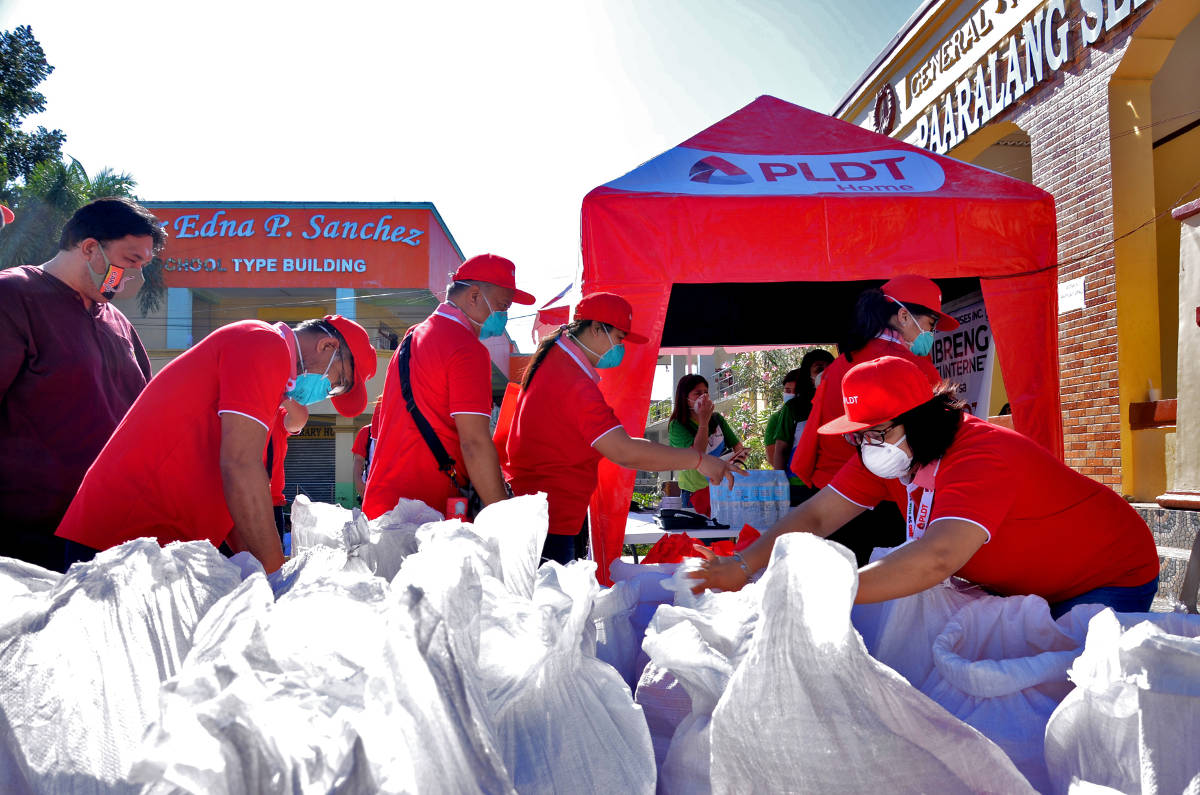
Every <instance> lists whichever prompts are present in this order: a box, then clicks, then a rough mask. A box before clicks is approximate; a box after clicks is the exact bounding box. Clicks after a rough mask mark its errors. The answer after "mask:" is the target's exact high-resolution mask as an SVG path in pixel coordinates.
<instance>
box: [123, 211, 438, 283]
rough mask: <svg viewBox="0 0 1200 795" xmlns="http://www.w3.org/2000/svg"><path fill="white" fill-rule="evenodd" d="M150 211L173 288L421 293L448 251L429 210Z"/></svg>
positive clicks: (165, 267) (167, 276)
mask: <svg viewBox="0 0 1200 795" xmlns="http://www.w3.org/2000/svg"><path fill="white" fill-rule="evenodd" d="M146 206H147V207H148V208H149V209H150V210H151V211H152V212H153V213H154V214H155V216H157V217H158V218H159V219H160V220H161V221H163V225H164V227H165V229H166V231H167V245H166V248H165V249H164V250H163V252H162V254H161V255H160V258H161V259H162V262H163V270H164V271H165V273H164V276H165V279H166V283H167V286H169V287H354V288H379V287H389V288H422V287H427V286H429V278H430V257H431V254H430V251H431V249H434V250H436V251H443V250H445V249H447V248H449V245H450V244H449V242H448V241H447V240H446V235H445V233H444V232H443V230H442V228H441V225H440V224H439V222H438V220H437V218H436V217H435V216H434V214H433V212H431V210H429V209H425V208H414V207H404V206H397V207H388V206H386V205H371V206H362V205H360V206H354V205H336V204H329V205H304V206H296V205H282V204H281V205H270V204H264V205H260V206H244V205H240V204H225V205H221V204H204V203H197V204H194V205H176V204H158V203H155V202H146ZM439 244H442V245H439Z"/></svg>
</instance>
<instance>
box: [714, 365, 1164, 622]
mask: <svg viewBox="0 0 1200 795" xmlns="http://www.w3.org/2000/svg"><path fill="white" fill-rule="evenodd" d="M841 391H842V400H843V406H844V409H845V413H844V414H843V415H842V416H840V417H838V418H837V419H835V420H833V421H831V422H828V423H826V424H825V425H823V426H822V427H821V428H820V433H822V434H825V435H842V434H845V435H847V436H848V437H849V439H848V441H849V442H850V443H851V444H852V445H854V446H856V447H857V448H858V452H859V456H858V457H855V458H852V459H851V460H850V461H849V462H847V463H846V465H845V466H843V467H842V469H841V471H840V472H838V474H837V476H836V477H835V478H834V479H833V482H832V483H830V484H829V485H828V486H827V487H825V488H824V489H822V490H821V491H820V492H819V493H818V494H817V495H816V496H815V497H813V498H812V499H810V500H808V501H807V502H805V503H804V504H803V505H801V506H800V507H799V508H796V509H795V510H793V511H792V512H791V513H789V514H788V515H787V516H785V517H784V518H783V519H781V520H780V521H779V522H777V523H776V524H775V526H774V527H772V528H771V529H770V530H769V531H767V532H766V533H765V534H764V535H763V537H762V538H760V539H759V540H758V541H756V542H755V543H754V545H753V546H751V547H749V548H748V549H746V550H745V552H743V553H742V555H741V557H740V558H737V557H736V556H735V557H734V558H714V557H713V556H712V555H711V554H709V555H707V556H706V557H707V558H708V559H707V560H706V562H705V564H704V568H703V569H702V570H701V571H700V572H697V573H696V575H695V576H696V578H697V579H698V580H700V583H699V584H698V585H697V587H696V590H697V591H698V590H700V589H703V588H705V587H708V588H721V589H725V590H729V589H737V588H741V587H742V585H744V584H745V583H746V581H747V580H748V579H749V576H750V575H751V573H752V572H754V571H756V570H758V569H760V568H762V567H764V566H766V564H767V561H768V559H769V558H770V553H771V548H772V546H773V545H774V543H775V539H776V538H778V537H779V536H780V535H781V534H783V533H789V532H810V533H815V534H817V535H820V536H823V537H829V535H830V534H831V533H832V532H833V531H834V530H836V529H837V528H839V527H841V526H842V525H843V524H845V523H846V522H847V521H849V520H850V519H852V518H854V517H855V516H857V515H859V514H861V513H862V512H863V511H865V510H867V509H870V508H873V507H874V506H876V505H878V504H879V503H880V502H881V501H883V500H892V501H895V502H897V503H898V504H900V505H901V506H905V507H906V510H905V515H906V527H907V533H906V536H907V538H906V540H905V543H904V545H903V546H902V547H901V548H900V549H898V550H896V551H894V552H892V553H891V554H890V555H888V556H887V557H885V558H883V559H881V560H878V561H876V562H874V563H871V564H869V565H868V566H865V567H864V568H862V569H861V570H860V572H859V586H858V595H857V597H856V601H857V602H859V603H866V602H881V601H884V600H887V599H896V598H899V597H901V596H908V595H909V594H914V593H917V592H919V591H923V590H925V589H926V588H930V587H932V586H934V585H937V584H938V583H940V582H942V581H943V580H945V579H946V578H947V577H950V576H951V575H956V576H959V577H962V578H964V579H967V580H970V581H971V582H974V583H977V584H979V585H982V586H984V587H986V588H988V589H989V590H991V591H993V592H995V593H999V594H1002V595H1005V596H1010V595H1018V594H1036V595H1038V596H1041V597H1043V598H1044V599H1045V600H1046V601H1047V602H1049V603H1050V607H1051V614H1052V615H1053V616H1055V617H1057V616H1059V615H1062V614H1063V613H1065V612H1066V611H1067V610H1069V609H1070V608H1071V607H1074V606H1075V605H1076V604H1103V605H1107V606H1109V607H1112V608H1113V609H1114V610H1117V611H1119V612H1145V611H1147V610H1149V609H1150V602H1151V601H1152V600H1153V598H1154V594H1155V592H1156V591H1157V588H1158V552H1157V550H1156V548H1155V546H1154V537H1153V536H1152V535H1151V533H1150V530H1149V528H1147V527H1146V523H1145V522H1144V521H1143V520H1142V519H1141V517H1140V516H1138V514H1137V512H1135V511H1134V510H1133V508H1132V507H1130V505H1129V504H1128V503H1126V502H1125V500H1124V499H1122V498H1121V497H1120V496H1119V495H1117V494H1116V493H1115V492H1113V491H1112V490H1111V489H1109V488H1107V487H1105V486H1103V485H1101V484H1099V483H1097V482H1096V481H1094V480H1091V479H1089V478H1087V477H1085V476H1083V475H1081V474H1079V473H1078V472H1076V471H1074V470H1073V469H1070V468H1069V467H1067V466H1066V465H1065V464H1063V463H1062V462H1061V461H1059V460H1058V459H1057V458H1054V457H1053V456H1052V455H1050V453H1048V452H1047V451H1046V450H1045V449H1043V448H1042V447H1040V446H1039V445H1038V444H1037V443H1035V442H1033V441H1032V440H1030V439H1029V438H1027V437H1025V436H1022V435H1021V434H1019V433H1016V432H1015V431H1011V430H1008V429H1007V428H1002V427H1000V426H997V425H992V424H991V423H989V422H987V421H986V420H981V419H979V418H977V417H973V416H971V415H970V414H967V413H966V410H965V409H966V406H965V405H964V404H963V403H962V402H960V401H959V400H957V399H956V398H955V397H954V388H953V387H952V386H940V387H938V388H937V389H936V390H934V389H932V388H930V387H929V385H928V383H927V381H926V380H925V377H924V376H923V375H922V374H921V372H920V370H918V369H917V367H916V366H915V365H913V364H912V363H911V362H908V361H905V360H903V359H899V358H895V357H890V356H889V357H883V358H881V359H876V360H874V361H871V362H866V363H863V364H859V365H856V366H855V367H853V368H851V370H850V371H849V372H848V373H847V374H846V377H845V379H844V380H843V382H842V390H841Z"/></svg>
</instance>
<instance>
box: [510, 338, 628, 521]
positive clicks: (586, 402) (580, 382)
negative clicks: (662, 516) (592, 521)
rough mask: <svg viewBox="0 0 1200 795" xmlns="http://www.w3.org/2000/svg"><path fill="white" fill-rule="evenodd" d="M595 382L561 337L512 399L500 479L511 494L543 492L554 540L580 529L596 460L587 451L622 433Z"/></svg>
mask: <svg viewBox="0 0 1200 795" xmlns="http://www.w3.org/2000/svg"><path fill="white" fill-rule="evenodd" d="M599 381H600V376H599V374H598V373H597V372H596V370H595V368H594V367H592V365H591V363H590V362H589V361H588V360H587V357H585V356H584V354H583V351H581V350H580V349H579V347H578V346H576V345H575V344H574V343H572V342H570V341H567V340H564V339H563V338H562V337H560V338H559V339H558V342H557V343H556V344H555V345H554V347H552V348H550V350H549V351H548V352H547V353H546V358H545V359H543V360H542V364H541V366H540V367H538V369H537V372H536V373H534V375H533V380H532V381H530V382H529V387H528V388H527V389H523V390H521V394H520V395H519V396H518V397H517V410H516V413H515V415H514V416H513V423H512V429H511V430H510V431H509V434H508V443H507V445H506V446H505V453H504V456H502V458H503V459H504V474H505V477H506V478H507V479H508V482H509V485H510V486H512V490H513V493H514V494H536V493H537V492H539V491H544V492H546V499H547V500H548V501H549V503H550V532H551V533H554V534H556V535H575V534H576V533H578V532H579V531H580V529H581V528H582V527H583V520H584V518H585V517H586V516H587V508H588V502H589V501H590V500H591V498H592V492H593V491H595V490H596V482H597V479H598V476H597V474H596V467H597V465H598V464H599V463H600V458H601V455H600V453H598V452H596V448H594V447H593V446H592V445H594V444H595V443H596V442H597V441H598V440H599V439H600V437H602V436H604V435H605V434H607V433H608V432H609V431H613V430H616V429H617V428H620V427H621V422H620V420H618V419H617V415H616V414H614V413H613V410H612V409H611V408H609V406H608V404H607V403H605V402H604V395H602V394H601V393H600V387H599V385H598V383H599Z"/></svg>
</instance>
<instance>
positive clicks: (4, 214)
mask: <svg viewBox="0 0 1200 795" xmlns="http://www.w3.org/2000/svg"><path fill="white" fill-rule="evenodd" d="M16 219H17V216H15V215H13V211H12V210H10V209H8V208H7V207H5V206H4V205H3V204H0V221H2V222H3V223H0V229H2V228H4V227H6V226H8V225H9V224H11V223H12V222H13V221H15V220H16Z"/></svg>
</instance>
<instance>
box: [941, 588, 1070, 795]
mask: <svg viewBox="0 0 1200 795" xmlns="http://www.w3.org/2000/svg"><path fill="white" fill-rule="evenodd" d="M1084 609H1085V610H1090V609H1092V608H1084ZM1064 618H1065V617H1064ZM1082 640H1083V638H1082V636H1081V634H1079V633H1077V632H1075V631H1073V627H1072V624H1071V620H1070V619H1067V620H1066V621H1064V624H1062V625H1060V624H1059V623H1058V622H1056V621H1055V620H1054V619H1053V618H1051V617H1050V606H1049V605H1048V604H1047V603H1046V600H1045V599H1042V598H1041V597H1040V596H1009V597H995V596H993V597H987V598H984V599H978V600H975V601H973V602H971V603H970V604H968V605H966V606H964V607H963V608H962V609H960V610H959V611H958V612H956V613H955V614H954V617H953V618H952V619H950V621H949V622H947V624H946V627H945V629H944V630H943V631H942V632H941V634H939V635H938V637H937V638H936V639H935V640H934V643H933V659H934V668H933V670H932V671H931V672H930V674H929V676H928V677H927V678H926V680H925V682H924V683H921V684H920V685H919V686H920V689H921V692H923V693H925V694H926V695H927V696H929V697H930V698H932V699H933V700H934V701H936V702H937V703H939V704H941V705H942V706H943V707H945V708H946V709H947V710H948V711H949V712H950V713H951V714H952V715H954V716H955V717H957V718H958V719H959V720H962V721H963V722H965V723H967V724H968V725H970V726H973V727H975V728H976V729H978V730H979V731H981V732H982V733H983V734H984V735H985V736H987V737H988V738H989V739H991V740H992V741H993V742H995V743H996V744H997V745H999V746H1000V747H1001V748H1002V749H1004V751H1005V753H1007V754H1008V756H1009V758H1010V759H1012V760H1013V762H1014V763H1016V765H1017V769H1018V770H1020V771H1021V772H1022V773H1023V774H1024V775H1025V777H1026V778H1027V779H1029V783H1030V784H1032V785H1033V786H1034V787H1035V788H1036V789H1038V791H1042V792H1044V791H1045V790H1046V788H1047V786H1048V783H1049V780H1048V778H1047V776H1046V765H1045V759H1044V752H1043V739H1044V736H1045V732H1046V721H1047V720H1049V718H1050V713H1052V712H1054V709H1055V707H1057V706H1058V704H1059V703H1060V702H1061V701H1062V700H1063V698H1064V697H1065V696H1066V695H1067V693H1068V692H1070V690H1071V684H1070V682H1068V681H1067V669H1068V668H1069V667H1070V665H1071V662H1072V661H1073V660H1074V659H1075V658H1076V657H1077V656H1079V652H1080V648H1081V646H1082Z"/></svg>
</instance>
